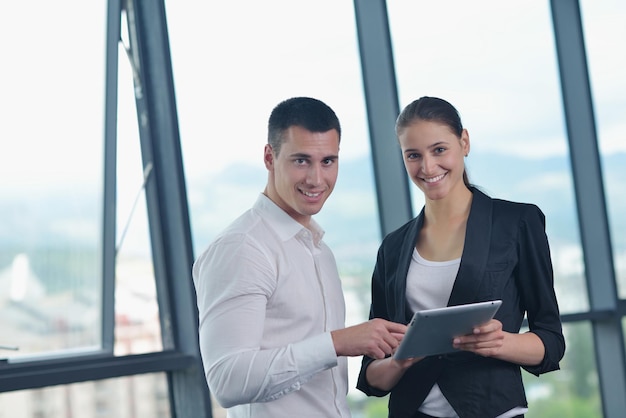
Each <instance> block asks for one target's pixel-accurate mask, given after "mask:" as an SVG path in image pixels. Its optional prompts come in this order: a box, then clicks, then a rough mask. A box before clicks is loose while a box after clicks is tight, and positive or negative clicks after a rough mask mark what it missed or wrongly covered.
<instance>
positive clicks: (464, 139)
mask: <svg viewBox="0 0 626 418" xmlns="http://www.w3.org/2000/svg"><path fill="white" fill-rule="evenodd" d="M461 147H462V148H463V155H465V156H466V157H467V156H468V154H469V152H470V140H469V132H467V129H463V131H462V132H461Z"/></svg>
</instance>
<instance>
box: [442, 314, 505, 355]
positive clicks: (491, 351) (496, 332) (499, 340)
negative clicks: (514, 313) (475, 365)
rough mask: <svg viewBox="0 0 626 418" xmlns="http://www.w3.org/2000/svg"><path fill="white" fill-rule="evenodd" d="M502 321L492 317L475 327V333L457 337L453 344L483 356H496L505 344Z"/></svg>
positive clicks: (460, 348)
mask: <svg viewBox="0 0 626 418" xmlns="http://www.w3.org/2000/svg"><path fill="white" fill-rule="evenodd" d="M504 338H505V332H504V331H502V322H500V321H498V320H497V319H492V320H490V321H489V322H487V323H485V324H483V325H481V326H478V327H476V328H474V332H473V334H468V335H463V336H460V337H456V338H455V339H454V340H453V342H452V344H453V346H454V348H457V349H459V350H465V351H471V352H472V353H476V354H478V355H480V356H483V357H495V356H497V355H498V353H499V352H500V350H501V349H502V346H503V344H504Z"/></svg>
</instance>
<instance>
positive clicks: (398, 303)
mask: <svg viewBox="0 0 626 418" xmlns="http://www.w3.org/2000/svg"><path fill="white" fill-rule="evenodd" d="M471 190H472V193H473V195H474V196H473V199H472V204H471V209H470V214H469V218H468V221H467V229H466V236H465V244H464V248H463V254H462V257H461V265H460V267H459V272H458V274H457V277H456V280H455V282H454V286H453V288H452V293H451V295H450V299H449V301H448V306H453V305H460V304H465V303H471V302H482V301H487V300H492V299H502V301H503V303H502V306H501V307H500V309H499V310H498V312H497V314H496V319H498V320H499V321H501V322H502V327H503V330H504V331H508V332H512V333H517V332H519V330H520V327H521V324H522V321H523V319H524V314H526V315H527V317H528V325H529V329H530V331H532V332H534V333H535V334H536V335H538V336H539V338H540V339H541V340H542V342H543V344H544V346H545V356H544V358H543V361H542V362H541V364H539V365H537V366H532V367H524V369H526V370H527V371H528V372H530V373H532V374H534V375H537V376H538V375H539V374H541V373H546V372H549V371H552V370H557V369H559V361H560V360H561V358H562V357H563V354H564V352H565V340H564V338H563V333H562V329H561V321H560V316H559V308H558V305H557V300H556V296H555V293H554V287H553V272H552V262H551V259H550V249H549V246H548V240H547V237H546V234H545V217H544V215H543V213H542V212H541V210H540V209H539V208H538V207H537V206H535V205H532V204H525V203H515V202H509V201H505V200H499V199H492V198H490V197H488V196H487V195H485V194H484V193H482V192H481V191H479V190H478V189H475V188H472V189H471ZM423 223H424V211H423V210H422V212H421V213H420V214H419V215H418V216H417V217H416V218H415V219H413V220H411V221H409V222H408V223H406V224H405V225H403V226H402V227H400V228H398V229H397V230H396V231H394V232H391V233H390V234H388V235H387V236H386V237H385V238H384V239H383V242H382V244H381V246H380V248H379V250H378V256H377V260H376V266H375V268H374V272H373V275H372V305H371V308H370V318H384V319H387V320H390V321H394V322H401V323H404V324H407V323H408V321H409V320H410V318H411V316H412V312H410V310H409V308H408V307H407V303H406V276H407V272H408V270H409V265H410V262H411V256H412V253H413V249H414V248H415V245H416V243H417V239H418V236H419V231H420V229H421V227H422V225H423ZM372 361H373V359H372V358H369V357H367V356H364V358H363V362H362V366H361V372H360V374H359V379H358V382H357V388H358V389H359V390H361V391H363V392H364V393H365V394H367V395H368V396H385V395H386V394H387V393H388V392H386V391H381V390H378V389H376V388H373V387H371V386H370V385H369V384H368V383H367V381H366V379H365V370H366V368H367V366H368V365H369V364H370V362H372ZM435 382H436V383H438V384H439V387H440V389H441V391H442V392H443V394H444V395H445V397H446V399H448V401H449V402H450V404H451V405H452V407H453V408H454V409H455V411H456V412H457V414H458V415H459V416H460V417H461V418H465V417H479V418H488V417H496V416H498V415H500V414H502V413H504V412H506V411H508V410H510V409H511V408H513V407H516V406H526V405H527V401H526V395H525V393H524V387H523V384H522V376H521V370H520V366H519V365H516V364H513V363H509V362H505V361H501V360H497V359H493V358H485V357H481V356H478V355H476V354H473V353H470V352H458V353H452V354H447V355H441V356H431V357H427V358H425V359H423V360H422V361H420V362H418V363H416V364H415V365H414V366H412V367H411V368H410V369H409V370H407V372H406V373H405V375H404V376H403V377H402V379H401V380H400V381H399V382H398V383H397V384H396V386H395V387H394V388H393V389H392V390H391V395H390V398H389V417H393V418H400V417H407V418H408V417H413V416H414V415H415V412H416V411H417V409H418V408H419V406H420V405H421V404H422V402H423V401H424V399H425V398H426V395H428V393H429V391H430V389H431V388H432V386H433V384H434V383H435Z"/></svg>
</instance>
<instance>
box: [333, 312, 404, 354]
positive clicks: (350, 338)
mask: <svg viewBox="0 0 626 418" xmlns="http://www.w3.org/2000/svg"><path fill="white" fill-rule="evenodd" d="M405 332H406V325H404V324H399V323H396V322H390V321H386V320H384V319H381V318H375V319H372V320H370V321H367V322H364V323H362V324H358V325H354V326H351V327H347V328H344V329H338V330H335V331H332V332H331V333H330V334H331V336H332V338H333V344H334V345H335V351H336V352H337V355H338V356H352V357H354V356H361V355H367V356H369V357H372V358H375V359H382V358H385V356H387V355H389V354H392V353H393V352H394V351H395V349H396V348H397V347H398V345H399V344H400V341H401V340H402V338H403V337H404V333H405Z"/></svg>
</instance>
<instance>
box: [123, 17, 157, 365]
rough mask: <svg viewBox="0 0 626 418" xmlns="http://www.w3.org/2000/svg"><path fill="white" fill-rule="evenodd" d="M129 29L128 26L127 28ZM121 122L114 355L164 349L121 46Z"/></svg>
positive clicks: (129, 79) (129, 80)
mask: <svg viewBox="0 0 626 418" xmlns="http://www.w3.org/2000/svg"><path fill="white" fill-rule="evenodd" d="M123 30H125V27H124V28H123ZM118 55H119V57H118V59H119V75H118V77H119V81H118V82H119V85H118V112H117V113H118V121H117V122H118V123H117V135H118V137H117V207H116V209H117V215H116V216H117V227H116V232H117V240H116V250H117V252H116V254H117V255H116V268H115V348H114V351H115V354H116V355H127V354H141V353H147V352H154V351H160V350H162V349H163V344H162V339H161V325H160V321H159V307H158V303H157V294H156V286H155V284H156V283H155V278H154V268H153V263H152V251H151V244H150V230H149V226H148V211H147V207H146V194H145V187H144V183H145V182H146V181H149V179H150V178H151V177H150V176H151V175H152V171H151V170H150V169H147V170H143V164H142V156H141V146H140V145H141V144H140V140H139V128H138V122H137V110H136V105H135V96H134V91H135V89H134V86H133V76H132V71H131V67H130V63H129V61H128V57H127V55H126V52H124V50H123V47H121V46H120V49H119V54H118Z"/></svg>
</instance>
